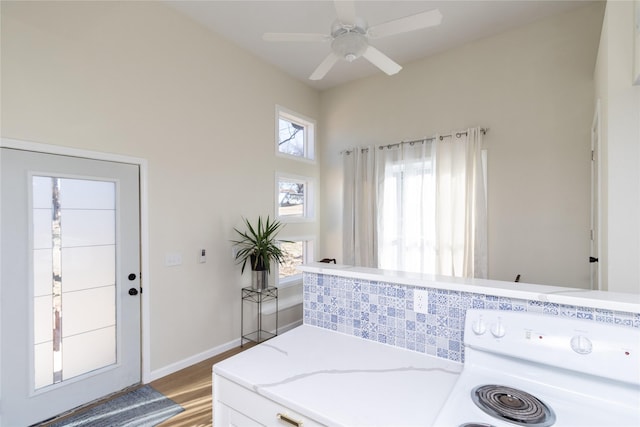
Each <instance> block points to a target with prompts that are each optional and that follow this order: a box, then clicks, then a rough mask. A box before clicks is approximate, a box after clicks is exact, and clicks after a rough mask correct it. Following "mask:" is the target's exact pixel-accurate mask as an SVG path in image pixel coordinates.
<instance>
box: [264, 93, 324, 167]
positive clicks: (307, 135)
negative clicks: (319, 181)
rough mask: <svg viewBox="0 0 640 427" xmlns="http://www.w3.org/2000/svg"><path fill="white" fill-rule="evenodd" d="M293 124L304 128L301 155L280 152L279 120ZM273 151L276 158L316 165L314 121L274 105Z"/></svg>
mask: <svg viewBox="0 0 640 427" xmlns="http://www.w3.org/2000/svg"><path fill="white" fill-rule="evenodd" d="M281 118H282V119H283V120H287V121H289V122H291V123H295V124H297V125H300V126H302V127H303V128H304V147H303V153H304V154H303V155H302V156H295V155H293V154H287V153H283V152H281V151H280V119H281ZM274 140H275V150H276V156H279V157H284V158H287V159H294V160H298V161H303V162H308V163H313V164H315V163H316V155H315V154H316V152H315V140H316V121H315V120H314V119H312V118H310V117H307V116H305V115H303V114H299V113H296V112H295V111H292V110H289V109H287V108H285V107H282V106H280V105H276V114H275V138H274Z"/></svg>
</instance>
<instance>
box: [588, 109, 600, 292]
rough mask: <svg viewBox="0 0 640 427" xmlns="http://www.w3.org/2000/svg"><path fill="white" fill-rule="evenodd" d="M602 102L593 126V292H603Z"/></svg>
mask: <svg viewBox="0 0 640 427" xmlns="http://www.w3.org/2000/svg"><path fill="white" fill-rule="evenodd" d="M600 219H601V213H600V100H598V101H597V102H596V109H595V113H594V117H593V123H592V125H591V236H590V237H591V239H590V248H589V265H590V277H591V279H590V281H591V289H592V290H603V289H602V279H601V274H602V271H601V268H600V263H599V257H600Z"/></svg>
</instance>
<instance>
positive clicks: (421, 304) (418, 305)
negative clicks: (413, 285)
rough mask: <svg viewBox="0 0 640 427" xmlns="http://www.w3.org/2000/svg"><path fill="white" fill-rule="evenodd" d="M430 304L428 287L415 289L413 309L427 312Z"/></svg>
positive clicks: (417, 311) (418, 311)
mask: <svg viewBox="0 0 640 427" xmlns="http://www.w3.org/2000/svg"><path fill="white" fill-rule="evenodd" d="M428 304H429V293H428V292H427V290H426V289H414V291H413V311H415V312H416V313H423V314H427V306H428Z"/></svg>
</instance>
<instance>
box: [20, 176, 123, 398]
mask: <svg viewBox="0 0 640 427" xmlns="http://www.w3.org/2000/svg"><path fill="white" fill-rule="evenodd" d="M115 197H116V185H115V183H114V182H109V181H96V180H82V179H73V178H64V177H44V176H34V177H33V178H32V208H33V209H32V223H33V251H32V256H33V278H34V282H33V295H34V298H33V321H34V325H33V331H34V337H35V341H34V360H35V362H36V364H35V366H34V370H35V375H34V377H35V383H36V389H37V388H40V387H44V386H48V385H51V384H56V383H59V382H61V381H64V380H65V379H69V378H73V377H75V376H77V375H82V374H84V373H87V372H90V371H93V370H96V369H99V368H102V367H105V366H108V365H111V364H114V363H115V362H116V359H115V357H116V356H115V355H116V287H115V277H116V276H115V275H116V246H115V241H116V238H115V236H116V210H115V209H116V203H115V200H116V199H115ZM97 341H100V342H99V344H96V342H97ZM87 343H88V346H87V347H84V348H81V346H82V345H84V344H87ZM48 351H49V352H50V353H49V354H47V352H48Z"/></svg>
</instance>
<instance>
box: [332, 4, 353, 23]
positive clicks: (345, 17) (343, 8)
mask: <svg viewBox="0 0 640 427" xmlns="http://www.w3.org/2000/svg"><path fill="white" fill-rule="evenodd" d="M333 3H334V4H335V6H336V13H337V14H338V21H340V22H341V23H343V24H345V25H355V22H356V4H355V2H354V1H353V0H334V2H333Z"/></svg>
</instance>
